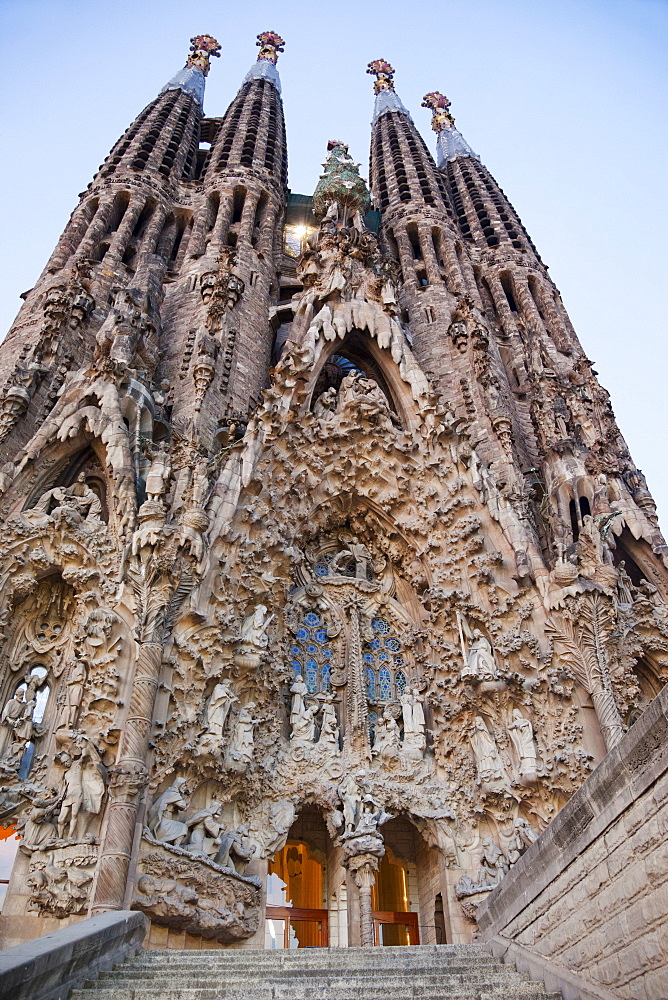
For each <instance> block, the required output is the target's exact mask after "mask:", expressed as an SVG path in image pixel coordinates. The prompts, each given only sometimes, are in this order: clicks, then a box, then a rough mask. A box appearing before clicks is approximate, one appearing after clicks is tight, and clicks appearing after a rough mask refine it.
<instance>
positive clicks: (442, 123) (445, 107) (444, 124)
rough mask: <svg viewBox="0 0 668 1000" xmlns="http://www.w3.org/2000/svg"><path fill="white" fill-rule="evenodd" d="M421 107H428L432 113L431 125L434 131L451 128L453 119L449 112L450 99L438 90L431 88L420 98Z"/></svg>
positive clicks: (453, 122)
mask: <svg viewBox="0 0 668 1000" xmlns="http://www.w3.org/2000/svg"><path fill="white" fill-rule="evenodd" d="M422 107H423V108H430V109H431V113H432V119H431V127H432V128H433V130H434V132H442V131H443V129H446V128H453V126H454V124H455V119H454V118H453V116H452V115H451V114H450V101H449V100H448V98H447V97H446V96H445V94H442V93H441V92H440V91H439V90H432V91H431V93H429V94H425V95H424V97H423V98H422Z"/></svg>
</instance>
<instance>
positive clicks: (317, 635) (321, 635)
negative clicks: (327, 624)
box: [313, 628, 327, 642]
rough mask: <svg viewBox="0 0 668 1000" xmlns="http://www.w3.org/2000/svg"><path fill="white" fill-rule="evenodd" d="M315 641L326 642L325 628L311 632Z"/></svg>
mask: <svg viewBox="0 0 668 1000" xmlns="http://www.w3.org/2000/svg"><path fill="white" fill-rule="evenodd" d="M313 638H314V639H315V641H316V642H327V629H324V628H319V629H316V631H315V632H314V633H313Z"/></svg>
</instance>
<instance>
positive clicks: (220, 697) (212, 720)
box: [206, 680, 239, 740]
mask: <svg viewBox="0 0 668 1000" xmlns="http://www.w3.org/2000/svg"><path fill="white" fill-rule="evenodd" d="M238 700H239V699H238V698H237V696H236V695H235V694H233V692H232V689H231V687H230V683H229V681H224V680H221V681H218V683H217V684H216V686H215V688H214V689H213V691H212V693H211V698H210V699H209V706H208V708H207V712H206V725H207V735H210V736H213V737H215V738H216V739H218V740H220V739H222V736H223V729H224V728H225V722H226V721H227V716H228V715H229V711H230V708H231V707H232V704H233V703H234V702H235V701H238Z"/></svg>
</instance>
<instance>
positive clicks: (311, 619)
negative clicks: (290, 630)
mask: <svg viewBox="0 0 668 1000" xmlns="http://www.w3.org/2000/svg"><path fill="white" fill-rule="evenodd" d="M304 621H305V622H306V624H307V625H310V626H311V627H313V625H319V624H320V615H316V614H315V612H313V611H309V613H308V614H307V615H304Z"/></svg>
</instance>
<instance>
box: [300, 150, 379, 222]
mask: <svg viewBox="0 0 668 1000" xmlns="http://www.w3.org/2000/svg"><path fill="white" fill-rule="evenodd" d="M323 165H324V168H325V172H324V173H323V174H321V176H320V180H319V181H318V186H317V187H316V189H315V193H314V195H313V211H314V213H315V216H316V218H321V217H322V216H324V215H325V213H326V212H327V209H328V208H329V206H330V205H331V204H332V203H333V202H337V203H338V204H339V205H340V206H341V207H342V208H344V209H347V210H349V211H350V212H352V213H354V212H356V211H359V212H360V213H361V214H362V215H364V214H365V213H366V212H368V210H369V206H370V204H371V200H370V197H369V190H368V188H367V186H366V183H365V182H364V180H363V179H362V178H361V177H360V172H359V165H358V164H357V163H355V161H354V160H353V158H352V157H351V156H350V155H349V153H348V147H347V145H346V144H345V143H344V142H339V141H338V140H330V142H328V143H327V159H326V160H325V163H324V164H323Z"/></svg>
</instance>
